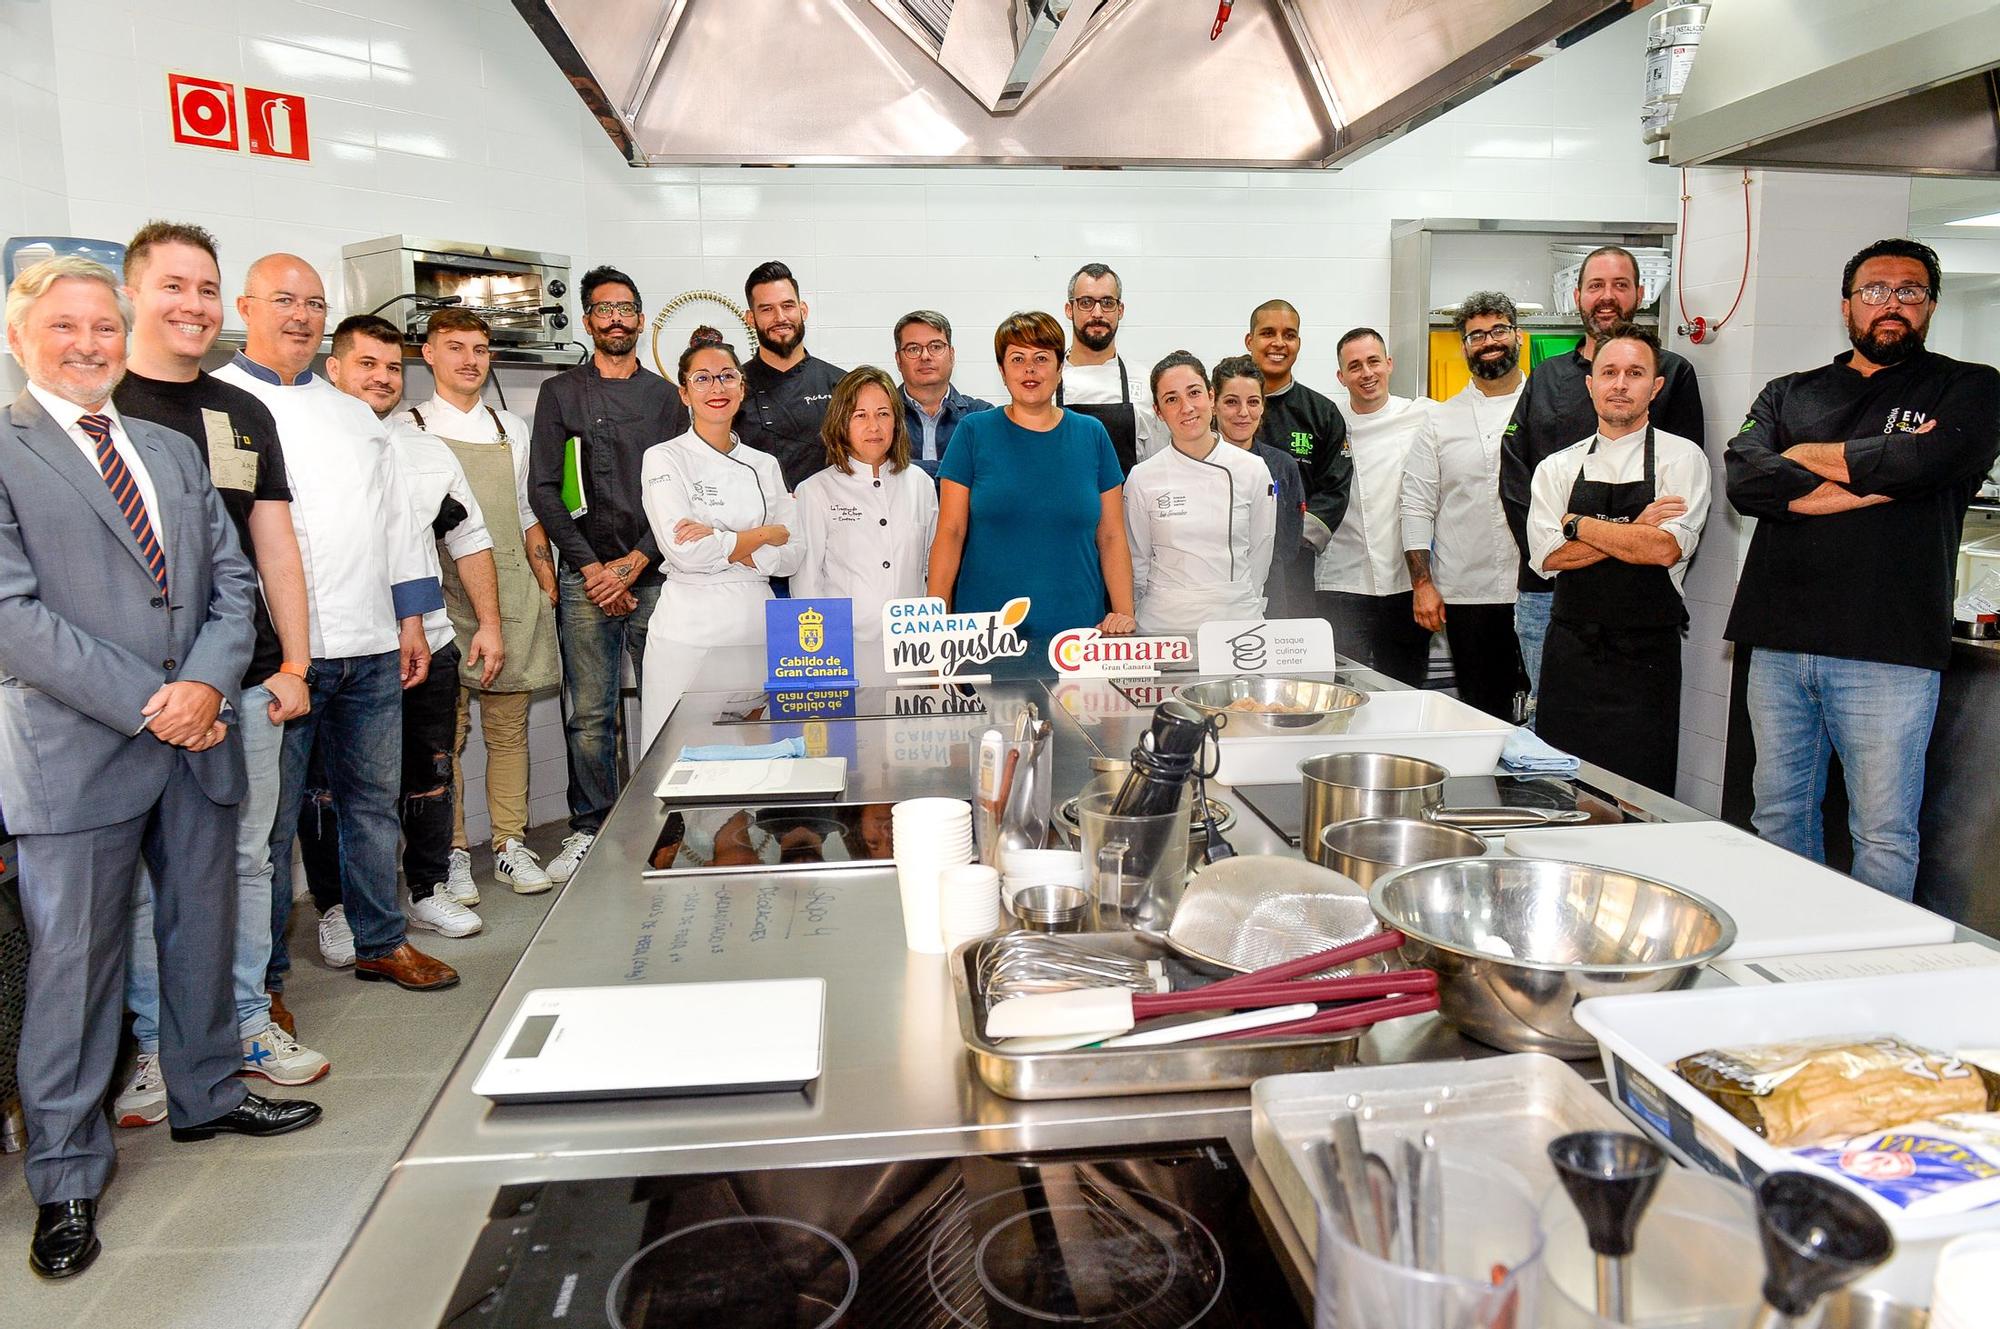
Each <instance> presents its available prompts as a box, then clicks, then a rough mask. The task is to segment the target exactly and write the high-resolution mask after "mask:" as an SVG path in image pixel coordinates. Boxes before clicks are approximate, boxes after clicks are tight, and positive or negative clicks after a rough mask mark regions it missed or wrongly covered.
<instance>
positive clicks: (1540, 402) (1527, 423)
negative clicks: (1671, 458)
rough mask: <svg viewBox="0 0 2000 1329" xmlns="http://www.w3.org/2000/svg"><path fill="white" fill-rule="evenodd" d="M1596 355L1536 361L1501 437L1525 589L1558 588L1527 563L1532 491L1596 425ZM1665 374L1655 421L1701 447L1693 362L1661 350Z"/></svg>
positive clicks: (1507, 504) (1505, 492) (1507, 502)
mask: <svg viewBox="0 0 2000 1329" xmlns="http://www.w3.org/2000/svg"><path fill="white" fill-rule="evenodd" d="M1589 377H1590V361H1588V360H1586V359H1584V358H1583V356H1582V355H1581V354H1580V353H1579V352H1576V351H1571V352H1569V353H1568V354H1566V355H1558V356H1554V357H1552V358H1550V359H1547V360H1544V361H1542V363H1540V364H1538V365H1536V366H1535V372H1534V373H1532V374H1530V375H1528V381H1527V383H1526V385H1525V386H1523V387H1522V389H1521V397H1520V400H1519V401H1517V402H1515V403H1514V418H1513V419H1511V420H1509V421H1508V422H1507V432H1506V434H1505V435H1503V436H1502V438H1501V441H1500V506H1501V508H1502V509H1503V510H1504V511H1505V512H1506V514H1507V525H1508V526H1509V527H1511V528H1512V529H1513V532H1514V543H1515V544H1516V545H1518V546H1520V550H1521V567H1520V572H1519V574H1518V580H1517V581H1516V582H1515V585H1517V586H1519V587H1520V589H1522V590H1524V591H1553V590H1554V589H1555V586H1556V584H1555V582H1554V581H1552V580H1551V579H1549V578H1547V577H1544V576H1542V575H1540V574H1539V573H1537V572H1535V571H1533V570H1532V569H1530V568H1529V567H1528V504H1529V500H1530V499H1531V498H1532V497H1533V494H1532V489H1533V486H1534V481H1535V468H1536V467H1537V466H1540V465H1541V464H1542V462H1543V461H1545V460H1546V459H1547V458H1549V457H1553V456H1554V455H1555V454H1556V453H1558V452H1561V451H1562V450H1563V449H1564V448H1566V447H1568V446H1569V445H1570V444H1572V443H1581V442H1582V441H1583V440H1584V439H1586V438H1589V437H1590V436H1591V435H1592V434H1594V433H1596V432H1597V407H1596V406H1594V405H1592V404H1591V400H1590V389H1589V388H1587V387H1585V386H1584V380H1585V379H1587V378H1589ZM1660 377H1661V378H1664V379H1665V380H1666V382H1665V383H1664V384H1663V385H1661V387H1660V395H1659V396H1657V397H1655V398H1653V406H1652V410H1651V412H1650V414H1651V418H1652V421H1653V427H1654V428H1656V429H1658V430H1659V431H1660V432H1661V433H1663V434H1678V435H1680V436H1681V437H1682V438H1684V439H1686V440H1688V441H1689V442H1690V443H1692V444H1694V445H1695V446H1696V447H1698V448H1699V447H1701V446H1702V437H1703V435H1704V434H1706V433H1707V432H1708V431H1707V426H1706V425H1705V423H1704V421H1703V418H1702V414H1701V384H1700V383H1699V382H1698V381H1696V379H1695V376H1694V366H1693V365H1691V364H1689V363H1688V362H1687V361H1686V360H1685V359H1683V358H1681V357H1680V356H1678V355H1675V354H1674V353H1673V352H1672V351H1661V352H1660Z"/></svg>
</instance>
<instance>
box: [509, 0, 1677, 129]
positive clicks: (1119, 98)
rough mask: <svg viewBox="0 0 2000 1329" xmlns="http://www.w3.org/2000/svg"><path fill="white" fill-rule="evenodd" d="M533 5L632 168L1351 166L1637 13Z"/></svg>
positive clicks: (550, 44)
mask: <svg viewBox="0 0 2000 1329" xmlns="http://www.w3.org/2000/svg"><path fill="white" fill-rule="evenodd" d="M514 4H515V8H516V9H518V10H519V11H520V13H521V14H522V16H523V17H524V18H525V19H526V20H527V21H528V23H529V24H530V26H531V27H533V29H534V30H535V33H536V35H537V36H538V37H539V38H540V39H541V41H542V43H543V45H544V46H546V47H547V48H548V50H549V52H550V54H551V55H552V56H554V57H555V59H556V61H557V63H558V64H559V65H560V66H561V68H562V70H563V72H564V74H565V75H566V76H568V77H569V79H570V81H571V83H572V84H573V85H574V86H575V87H576V89H577V91H578V93H579V94H580V95H581V96H582V97H583V99H584V101H585V102H586V104H588V105H589V106H590V107H591V109H592V111H593V112H594V113H595V114H596V116H597V118H598V120H599V122H600V123H601V124H602V125H603V126H604V129H605V132H606V133H608V134H609V135H610V136H611V138H612V140H613V141H614V142H615V143H617V145H618V147H619V150H620V151H621V152H623V153H624V154H625V156H626V158H627V159H628V160H629V161H631V162H632V163H633V164H634V165H635V166H647V165H662V164H668V163H680V162H697V163H718V164H730V165H739V164H740V165H752V164H764V165H803V164H815V163H855V164H898V165H901V164H979V163H990V164H1003V165H1017V164H1018V165H1030V164H1032V165H1078V166H1122V165H1132V166H1138V165H1181V166H1197V165H1228V166H1331V165H1334V164H1335V163H1337V162H1339V161H1341V160H1343V159H1345V158H1348V157H1351V156H1353V155H1354V154H1356V153H1358V152H1361V151H1363V150H1365V149H1367V148H1369V147H1371V146H1374V145H1376V144H1378V143H1380V142H1383V141H1385V140H1387V139H1389V138H1393V137H1395V136H1396V135H1398V134H1400V133H1403V132H1405V131H1407V130H1408V129H1410V128H1412V127H1413V126H1415V125H1417V124H1421V123H1423V122H1424V121H1425V120H1428V119H1430V118H1431V117H1433V116H1436V115H1438V114H1440V113H1442V112H1443V111H1445V110H1447V109H1449V108H1450V107H1451V106H1454V105H1457V104H1458V103H1460V102H1462V101H1464V100H1465V99H1466V98H1468V97H1471V96H1473V95H1474V94H1476V93H1478V92H1479V91H1481V90H1483V89H1485V88H1487V87H1490V86H1491V85H1492V84H1493V83H1494V82H1495V81H1497V80H1498V79H1500V78H1503V77H1506V76H1507V75H1508V74H1509V73H1511V72H1514V71H1515V70H1517V69H1518V68H1521V67H1524V66H1525V65H1526V64H1529V63H1532V62H1533V60H1534V58H1535V57H1534V53H1535V52H1537V51H1538V50H1539V49H1541V48H1543V47H1545V46H1547V45H1548V44H1549V43H1551V42H1556V41H1558V40H1559V39H1563V38H1566V37H1569V36H1573V35H1575V34H1578V33H1580V32H1581V31H1583V30H1585V29H1586V27H1587V25H1590V24H1592V23H1593V22H1594V21H1596V20H1599V19H1601V18H1603V19H1608V18H1613V17H1616V16H1617V15H1618V14H1622V13H1623V12H1625V11H1626V10H1627V9H1629V8H1630V4H1631V0H1235V3H1234V5H1233V7H1232V8H1233V12H1232V13H1231V15H1230V17H1229V21H1228V23H1227V25H1226V26H1225V27H1224V29H1223V31H1222V33H1221V36H1220V39H1219V40H1216V41H1211V40H1210V38H1209V33H1210V29H1211V27H1212V25H1213V24H1214V22H1215V19H1216V4H1215V0H514ZM1637 77H1638V72H1637V71H1635V73H1634V78H1635V79H1636V78H1637Z"/></svg>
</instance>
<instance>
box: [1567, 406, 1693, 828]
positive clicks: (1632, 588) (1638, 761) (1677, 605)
mask: <svg viewBox="0 0 2000 1329" xmlns="http://www.w3.org/2000/svg"><path fill="white" fill-rule="evenodd" d="M1597 443H1598V440H1597V439H1595V438H1593V439H1592V440H1591V443H1590V452H1591V453H1595V452H1596V451H1597ZM1645 449H1646V452H1645V457H1646V474H1645V478H1644V479H1642V480H1637V481H1631V482H1628V483H1625V484H1611V483H1608V482H1606V481H1602V480H1586V479H1584V478H1583V471H1582V470H1581V469H1579V470H1578V471H1577V474H1576V483H1575V484H1574V485H1573V486H1571V488H1570V491H1569V509H1568V510H1569V511H1570V512H1572V513H1574V514H1576V515H1577V516H1579V517H1595V518H1597V519H1598V520H1600V521H1622V522H1631V521H1633V520H1635V519H1637V517H1638V516H1639V514H1640V513H1642V512H1644V511H1645V510H1646V506H1647V504H1649V503H1651V502H1652V501H1653V499H1654V498H1655V497H1656V494H1655V492H1654V490H1655V483H1654V474H1653V462H1654V454H1653V427H1652V426H1651V425H1650V424H1649V425H1647V426H1646V442H1645ZM1589 455H1590V454H1588V453H1587V454H1585V463H1586V465H1587V464H1588V461H1589ZM1555 583H1556V590H1555V600H1554V602H1553V604H1552V605H1551V607H1550V612H1549V637H1548V644H1547V646H1546V647H1544V649H1543V653H1542V685H1541V691H1540V694H1539V700H1538V701H1537V703H1536V709H1535V717H1536V718H1535V731H1536V732H1537V733H1538V734H1540V735H1541V736H1542V737H1543V738H1544V739H1546V740H1548V742H1550V743H1552V744H1553V745H1555V746H1556V747H1558V748H1561V749H1562V750H1564V751H1565V752H1570V753H1573V754H1575V755H1576V756H1578V757H1581V758H1583V760H1585V761H1588V762H1593V763H1595V764H1596V765H1599V766H1602V767H1604V768H1605V769H1606V770H1609V771H1615V772H1617V773H1618V774H1619V775H1622V776H1624V777H1625V778H1626V779H1628V780H1634V781H1637V782H1638V783H1639V784H1642V785H1645V786H1646V787H1647V788H1649V789H1653V790H1656V791H1658V792H1660V793H1664V794H1668V795H1671V794H1672V793H1673V792H1674V776H1675V767H1676V764H1677V762H1678V759H1679V756H1680V719H1681V629H1682V628H1683V627H1684V626H1685V625H1686V623H1687V609H1686V607H1685V606H1684V605H1683V604H1682V603H1681V596H1680V592H1679V591H1676V590H1675V589H1674V582H1673V578H1672V577H1671V576H1670V575H1668V572H1667V569H1665V568H1662V567H1645V566H1641V565H1639V564H1636V563H1623V562H1620V561H1619V560H1617V559H1615V558H1607V559H1605V560H1604V561H1603V562H1601V563H1595V564H1592V565H1591V566H1590V567H1587V568H1578V569H1575V570H1572V571H1569V572H1564V573H1562V574H1561V575H1560V576H1558V577H1557V578H1556V579H1555Z"/></svg>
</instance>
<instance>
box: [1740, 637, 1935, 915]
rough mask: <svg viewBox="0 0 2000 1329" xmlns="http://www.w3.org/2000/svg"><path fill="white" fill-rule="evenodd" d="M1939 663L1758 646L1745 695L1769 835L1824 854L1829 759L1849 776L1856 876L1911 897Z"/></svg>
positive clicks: (1755, 817)
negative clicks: (1923, 665) (1930, 665)
mask: <svg viewBox="0 0 2000 1329" xmlns="http://www.w3.org/2000/svg"><path fill="white" fill-rule="evenodd" d="M1941 678H1942V675H1940V674H1939V673H1938V672H1937V671H1936V670H1932V669H1918V668H1916V667H1915V666H1912V665H1892V664H1878V663H1876V662H1875V661H1872V660H1845V659H1842V658H1840V657H1839V656H1833V655H1800V654H1797V653H1796V652H1792V651H1767V650H1764V649H1763V648H1762V647H1759V648H1758V649H1756V650H1755V651H1753V652H1752V653H1751V656H1750V679H1749V685H1748V688H1747V690H1746V692H1745V694H1744V695H1745V699H1746V700H1747V701H1748V703H1749V708H1750V731H1751V734H1752V735H1753V736H1754V737H1755V739H1756V742H1757V770H1756V773H1755V774H1754V775H1753V776H1752V777H1751V784H1750V787H1751V792H1752V793H1753V794H1754V795H1755V797H1756V800H1757V810H1756V811H1755V812H1754V813H1753V814H1752V815H1751V822H1752V824H1753V825H1755V826H1756V828H1757V834H1759V835H1761V836H1763V837H1764V838H1765V839H1766V840H1769V841H1770V842H1771V843H1772V844H1775V845H1781V846H1783V847H1784V848H1786V849H1789V850H1791V851H1792V852H1793V853H1795V854H1803V855H1804V856H1805V857H1807V858H1810V859H1811V860H1813V861H1814V862H1815V863H1824V862H1825V861H1826V823H1825V816H1824V813H1823V812H1822V811H1821V804H1822V803H1823V802H1824V801H1825V799H1826V777H1827V759H1828V756H1829V755H1830V754H1831V753H1835V752H1837V753H1839V754H1840V766H1841V770H1842V771H1844V772H1845V773H1846V777H1847V804H1848V813H1847V828H1848V832H1849V834H1850V835H1851V836H1852V837H1853V839H1854V867H1853V871H1852V875H1853V876H1854V877H1855V878H1856V879H1857V880H1859V881H1864V882H1867V883H1868V884H1869V885H1870V886H1873V887H1874V888H1875V889H1877V890H1879V891H1883V892H1885V893H1887V894H1889V895H1893V896H1895V897H1897V898H1898V899H1902V900H1907V899H1909V898H1911V896H1912V895H1913V894H1914V893H1915V890H1916V884H1917V848H1918V845H1917V813H1918V809H1919V808H1920V807H1921V806H1922V804H1923V801H1924V751H1925V749H1926V748H1927V747H1929V745H1930V740H1931V722H1932V720H1934V719H1935V718H1936V716H1937V702H1938V684H1939V682H1940V680H1941Z"/></svg>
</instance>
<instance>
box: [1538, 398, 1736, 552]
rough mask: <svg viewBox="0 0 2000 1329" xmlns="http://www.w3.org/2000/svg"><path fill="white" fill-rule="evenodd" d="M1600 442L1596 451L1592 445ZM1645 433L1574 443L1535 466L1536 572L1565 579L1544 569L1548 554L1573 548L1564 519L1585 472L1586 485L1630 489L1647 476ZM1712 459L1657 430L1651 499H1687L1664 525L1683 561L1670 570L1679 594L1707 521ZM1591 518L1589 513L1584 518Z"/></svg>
mask: <svg viewBox="0 0 2000 1329" xmlns="http://www.w3.org/2000/svg"><path fill="white" fill-rule="evenodd" d="M1592 443H1596V444H1597V448H1596V451H1594V452H1593V451H1592V450H1591V444H1592ZM1645 443H1646V431H1645V430H1644V429H1635V430H1633V431H1632V432H1631V433H1629V434H1627V435H1625V437H1623V438H1620V439H1614V440H1611V441H1608V442H1607V441H1605V440H1604V439H1602V438H1599V437H1598V436H1596V435H1592V436H1591V437H1590V438H1586V439H1584V440H1583V441H1582V442H1580V443H1573V444H1571V445H1570V446H1569V447H1566V448H1564V449H1563V450H1562V451H1561V452H1558V453H1556V454H1554V455H1553V456H1550V457H1546V458H1544V459H1543V460H1542V463H1541V464H1540V465H1539V466H1537V467H1535V479H1534V484H1533V486H1532V488H1531V490H1530V494H1531V497H1530V499H1529V502H1528V558H1529V562H1530V563H1531V564H1532V566H1533V567H1534V569H1535V571H1537V572H1539V573H1541V574H1542V575H1543V576H1546V577H1555V578H1558V579H1560V578H1561V577H1562V576H1563V575H1564V574H1562V573H1559V572H1552V571H1550V570H1549V569H1548V568H1547V567H1546V566H1544V565H1545V564H1546V563H1547V562H1548V559H1549V555H1551V554H1553V553H1555V552H1556V550H1558V549H1560V548H1562V547H1563V546H1564V545H1565V544H1567V543H1569V542H1568V541H1567V540H1565V539H1564V538H1563V533H1562V522H1563V518H1564V517H1565V516H1567V515H1569V493H1570V489H1571V488H1572V487H1573V486H1574V485H1575V484H1576V477H1577V473H1578V472H1579V471H1581V472H1582V473H1583V478H1584V479H1586V480H1598V481H1602V482H1604V483H1606V484H1631V483H1634V482H1635V481H1639V480H1643V479H1644V478H1645V475H1646V457H1645V452H1646V449H1645ZM1709 487H1710V486H1709V471H1708V458H1707V457H1705V456H1703V455H1702V451H1701V449H1700V448H1698V447H1696V446H1695V445H1694V443H1693V442H1692V441H1690V440H1688V439H1685V438H1682V437H1681V436H1680V435H1679V434H1669V433H1667V432H1666V431H1665V430H1660V429H1656V430H1654V431H1653V496H1654V497H1655V498H1666V497H1668V496H1669V495H1671V496H1673V497H1676V498H1680V499H1684V500H1685V501H1686V502H1687V511H1686V512H1685V513H1683V514H1682V515H1681V516H1678V517H1674V518H1672V519H1671V520H1668V521H1664V522H1661V523H1660V529H1661V530H1663V531H1666V532H1667V533H1669V534H1670V535H1672V536H1673V537H1674V541H1675V543H1677V544H1678V545H1680V547H1681V556H1680V558H1679V559H1677V560H1675V562H1674V565H1673V566H1672V567H1670V568H1668V569H1667V575H1668V576H1670V577H1672V578H1673V583H1674V589H1675V590H1676V591H1678V590H1680V589H1681V582H1682V581H1683V580H1685V579H1686V577H1687V565H1688V560H1689V559H1691V558H1693V557H1694V550H1695V546H1696V545H1697V544H1699V543H1700V542H1701V528H1702V526H1703V524H1704V523H1706V522H1707V520H1708V496H1709ZM1579 515H1581V516H1586V517H1587V516H1590V515H1592V514H1590V513H1587V512H1586V513H1581V514H1579Z"/></svg>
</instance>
